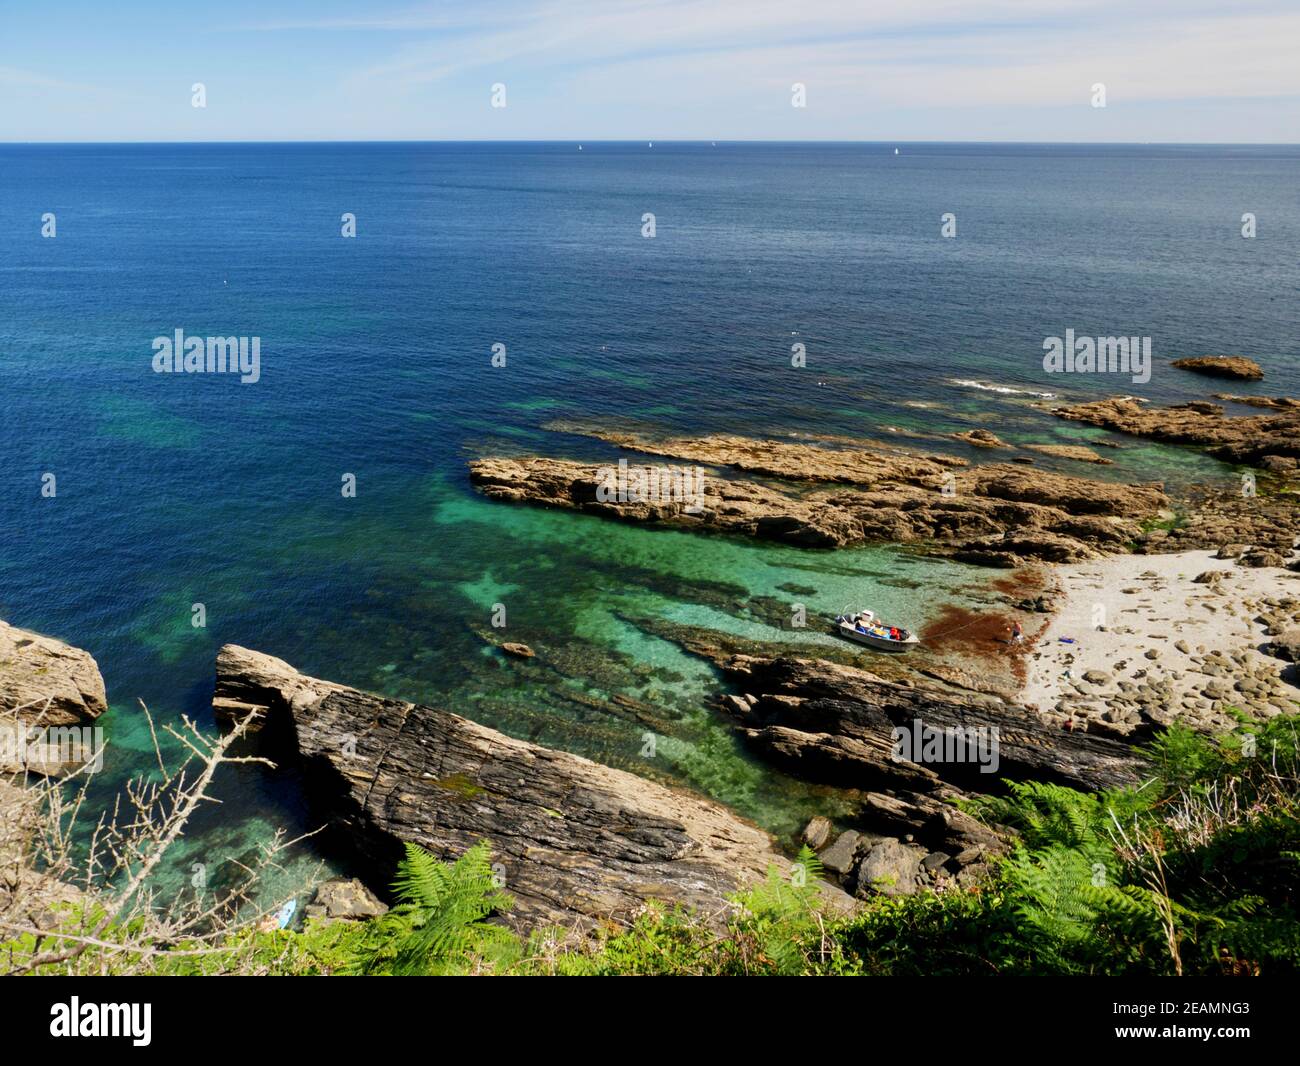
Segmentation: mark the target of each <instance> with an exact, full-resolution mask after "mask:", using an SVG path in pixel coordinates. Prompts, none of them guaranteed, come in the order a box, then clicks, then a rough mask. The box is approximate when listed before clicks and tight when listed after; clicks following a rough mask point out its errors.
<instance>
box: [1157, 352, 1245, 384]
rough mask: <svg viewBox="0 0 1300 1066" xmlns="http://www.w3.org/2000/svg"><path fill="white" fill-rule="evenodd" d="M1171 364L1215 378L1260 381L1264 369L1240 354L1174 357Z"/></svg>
mask: <svg viewBox="0 0 1300 1066" xmlns="http://www.w3.org/2000/svg"><path fill="white" fill-rule="evenodd" d="M1170 365H1171V366H1176V367H1178V369H1179V370H1190V371H1192V372H1193V373H1195V374H1207V375H1209V376H1210V377H1215V378H1235V379H1236V380H1238V381H1262V380H1263V379H1264V371H1263V369H1262V368H1261V367H1260V365H1259V364H1258V363H1257V362H1255V360H1253V359H1247V358H1246V357H1245V356H1242V355H1197V356H1192V357H1191V358H1188V359H1175V360H1174V361H1173V362H1172V363H1171V364H1170Z"/></svg>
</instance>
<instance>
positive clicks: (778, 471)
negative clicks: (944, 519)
mask: <svg viewBox="0 0 1300 1066" xmlns="http://www.w3.org/2000/svg"><path fill="white" fill-rule="evenodd" d="M544 428H546V429H549V430H554V431H556V432H562V433H570V434H574V435H577V436H583V437H592V438H594V439H595V440H602V441H604V442H605V443H607V444H614V445H617V446H618V447H620V448H623V449H626V450H627V451H634V452H640V453H641V454H642V455H659V456H666V457H669V458H673V459H677V460H683V459H685V460H688V461H690V462H693V463H700V464H703V465H705V466H712V467H730V468H731V469H733V470H739V471H741V472H743V473H747V474H761V475H764V476H766V477H775V478H782V479H785V480H789V481H830V482H835V483H837V484H841V485H874V484H877V483H878V482H881V481H900V480H902V481H908V482H911V483H914V484H915V483H928V482H929V480H930V479H933V478H938V477H942V476H943V473H944V471H946V470H949V469H952V468H954V467H963V466H966V465H968V464H967V462H966V460H965V459H958V458H956V457H954V456H949V455H935V454H927V453H920V452H913V451H907V450H905V449H902V448H896V447H893V446H892V445H890V444H888V443H887V442H874V443H873V446H872V447H871V448H870V449H866V448H863V447H861V442H856V441H853V442H850V441H846V440H845V439H844V438H841V437H829V438H827V437H818V438H815V441H816V442H815V443H803V442H797V441H785V440H770V439H769V440H765V439H760V438H757V437H738V436H735V435H733V434H726V433H715V434H711V435H709V436H704V437H655V436H651V435H649V434H646V433H631V432H624V431H619V430H612V429H605V428H603V427H599V426H590V425H587V424H585V423H576V422H549V423H547V425H546V426H545V427H544Z"/></svg>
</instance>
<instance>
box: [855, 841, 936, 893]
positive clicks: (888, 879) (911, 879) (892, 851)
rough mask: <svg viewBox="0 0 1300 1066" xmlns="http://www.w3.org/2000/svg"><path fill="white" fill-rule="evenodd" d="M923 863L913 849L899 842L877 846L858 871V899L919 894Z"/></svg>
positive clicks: (888, 842)
mask: <svg viewBox="0 0 1300 1066" xmlns="http://www.w3.org/2000/svg"><path fill="white" fill-rule="evenodd" d="M920 869H921V863H920V859H919V857H918V855H917V853H916V851H915V849H913V848H909V847H907V846H906V845H905V844H903V843H901V842H900V841H897V840H882V841H881V842H880V843H879V844H876V845H875V846H874V847H873V848H872V849H871V850H870V851H868V852H867V854H866V856H865V857H864V858H863V860H862V864H861V865H860V866H859V867H858V877H857V882H856V885H855V889H854V892H855V895H857V896H858V897H859V898H863V897H866V896H870V895H873V894H875V895H882V896H910V895H911V894H912V893H913V892H915V891H916V878H917V874H918V872H919V871H920Z"/></svg>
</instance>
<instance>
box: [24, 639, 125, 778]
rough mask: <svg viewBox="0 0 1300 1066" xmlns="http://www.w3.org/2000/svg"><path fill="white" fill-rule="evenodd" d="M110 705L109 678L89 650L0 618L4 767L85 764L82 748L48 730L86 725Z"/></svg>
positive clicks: (41, 769) (52, 769)
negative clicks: (64, 742)
mask: <svg viewBox="0 0 1300 1066" xmlns="http://www.w3.org/2000/svg"><path fill="white" fill-rule="evenodd" d="M107 709H108V700H107V697H106V695H105V692H104V679H103V678H102V677H101V676H100V673H99V666H98V664H96V662H95V660H94V659H93V658H92V657H91V656H90V654H89V653H88V652H85V651H82V650H81V649H80V648H74V647H72V646H71V645H69V644H65V643H63V641H61V640H56V639H54V638H53V637H47V636H43V635H42V634H40V633H33V632H31V631H30V630H27V629H18V628H17V627H15V626H11V625H9V624H8V623H6V622H2V621H0V772H4V773H18V772H21V771H24V770H26V771H28V772H32V773H41V774H58V773H61V772H63V771H65V770H68V769H74V768H76V767H77V766H80V765H81V764H82V762H83V761H84V760H83V759H82V758H81V757H80V755H79V754H78V753H79V752H80V751H81V750H82V749H81V747H78V749H77V751H73V750H72V747H71V746H69V745H62V748H61V741H60V738H59V736H58V735H52V734H50V733H48V732H47V731H48V730H50V729H54V730H56V731H57V730H65V729H66V727H71V726H84V725H87V724H89V723H92V722H93V721H94V720H95V719H96V718H98V717H99V716H100V715H101V714H103V713H104V711H106V710H107ZM60 750H62V751H63V753H64V754H66V755H67V756H68V757H67V758H64V757H63V756H62V755H61V754H60ZM87 754H89V752H87Z"/></svg>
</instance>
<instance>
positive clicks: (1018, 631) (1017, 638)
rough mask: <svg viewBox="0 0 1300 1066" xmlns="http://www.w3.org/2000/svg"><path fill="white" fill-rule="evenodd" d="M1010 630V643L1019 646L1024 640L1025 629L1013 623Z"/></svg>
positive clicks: (1017, 623)
mask: <svg viewBox="0 0 1300 1066" xmlns="http://www.w3.org/2000/svg"><path fill="white" fill-rule="evenodd" d="M1010 628H1011V640H1010V643H1012V644H1019V643H1020V642H1021V641H1022V640H1024V639H1025V627H1024V626H1022V625H1021V624H1020V623H1019V622H1013V623H1012V625H1011V627H1010Z"/></svg>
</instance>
